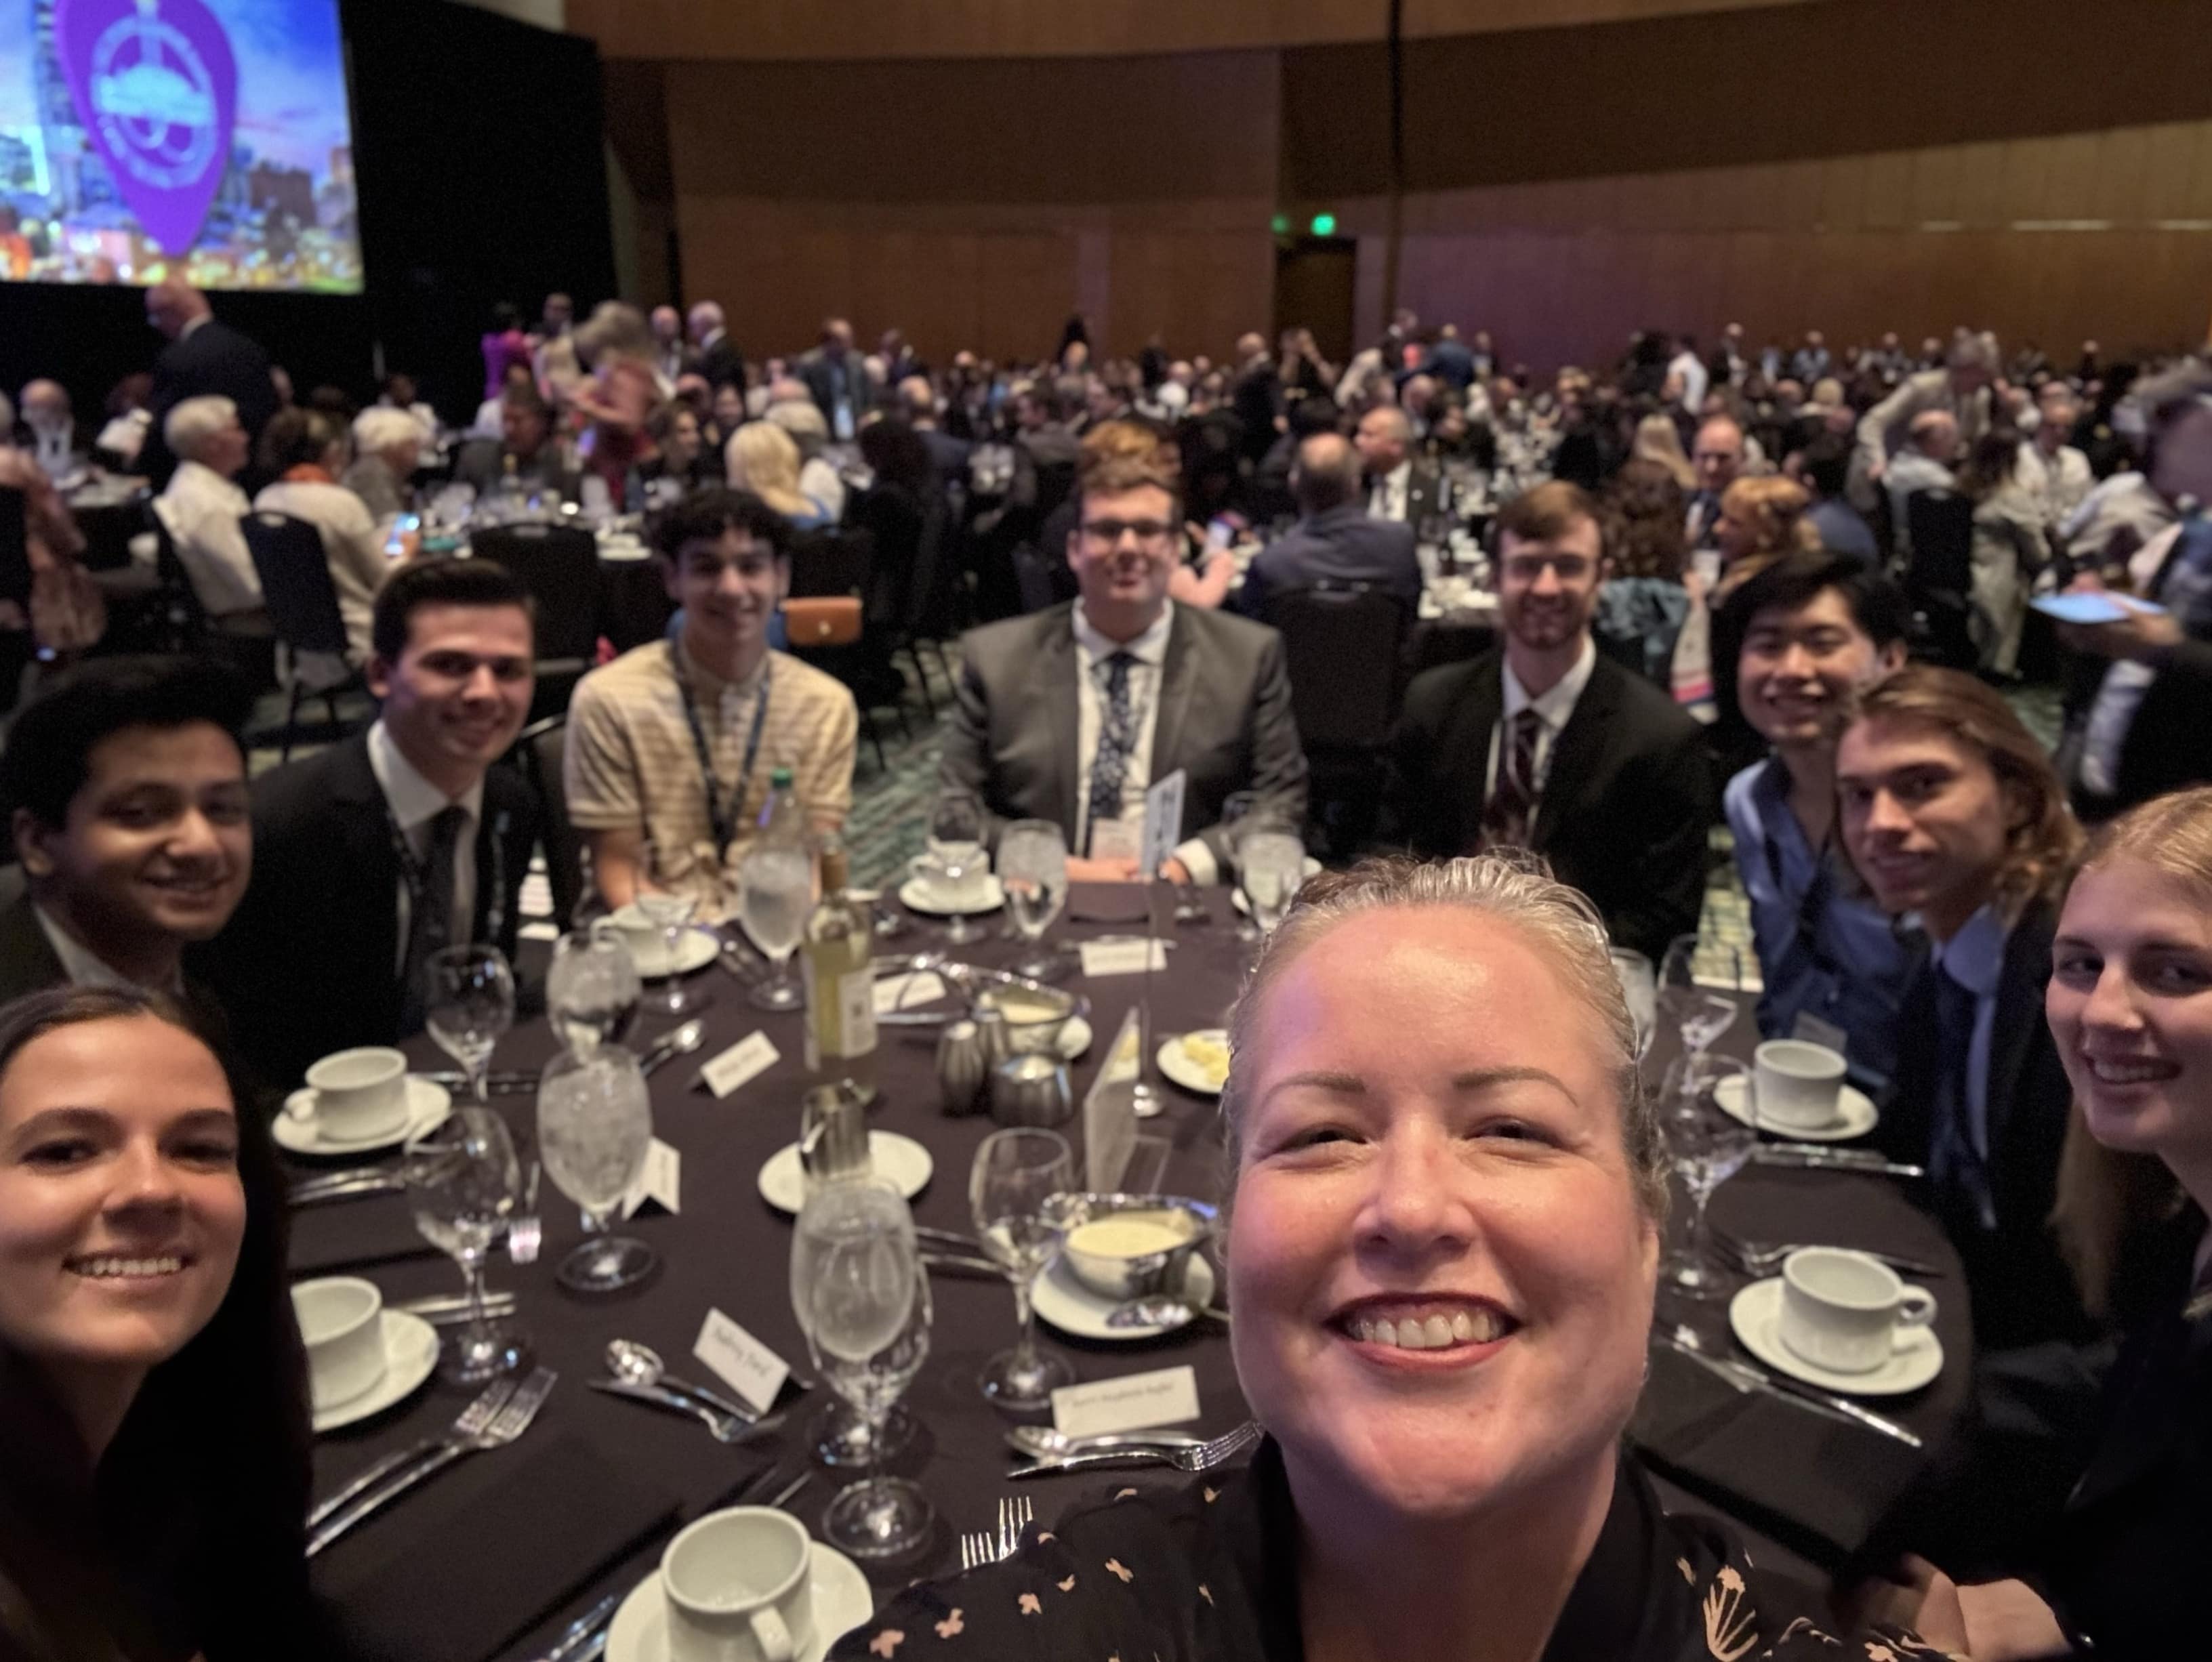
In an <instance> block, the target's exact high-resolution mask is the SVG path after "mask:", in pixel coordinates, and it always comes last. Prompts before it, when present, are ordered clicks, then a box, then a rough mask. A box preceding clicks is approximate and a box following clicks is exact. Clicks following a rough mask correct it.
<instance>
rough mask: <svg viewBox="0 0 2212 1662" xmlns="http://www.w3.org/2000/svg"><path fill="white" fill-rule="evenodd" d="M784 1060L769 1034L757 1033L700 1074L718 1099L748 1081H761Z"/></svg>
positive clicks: (730, 1048) (733, 1046)
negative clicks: (771, 1042)
mask: <svg viewBox="0 0 2212 1662" xmlns="http://www.w3.org/2000/svg"><path fill="white" fill-rule="evenodd" d="M782 1059H783V1057H782V1052H780V1051H778V1050H777V1049H776V1047H775V1046H774V1045H772V1044H770V1043H769V1037H768V1034H765V1033H756V1034H752V1035H751V1036H750V1038H746V1039H741V1040H738V1042H737V1043H736V1044H734V1045H732V1046H730V1047H729V1049H727V1050H726V1051H724V1052H722V1053H721V1054H720V1056H717V1057H716V1058H714V1060H713V1061H711V1062H709V1063H708V1064H707V1065H706V1066H705V1067H703V1068H702V1069H700V1070H699V1077H701V1078H702V1079H704V1080H705V1081H706V1082H707V1089H708V1090H710V1091H712V1092H714V1095H715V1096H716V1097H718V1098H720V1097H724V1096H727V1095H729V1094H730V1093H731V1092H732V1091H733V1090H735V1089H737V1088H738V1086H740V1085H742V1084H744V1083H745V1082H746V1081H747V1080H748V1079H757V1078H758V1077H760V1076H761V1075H762V1074H763V1073H766V1072H767V1071H769V1069H770V1068H772V1067H774V1066H775V1065H776V1064H777V1063H778V1062H780V1061H781V1060H782Z"/></svg>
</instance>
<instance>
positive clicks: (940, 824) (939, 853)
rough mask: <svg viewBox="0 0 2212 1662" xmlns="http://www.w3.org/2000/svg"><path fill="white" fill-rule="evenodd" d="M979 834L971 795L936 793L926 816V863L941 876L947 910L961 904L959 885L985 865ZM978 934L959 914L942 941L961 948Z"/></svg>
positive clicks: (977, 808) (978, 806)
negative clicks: (927, 836) (927, 857)
mask: <svg viewBox="0 0 2212 1662" xmlns="http://www.w3.org/2000/svg"><path fill="white" fill-rule="evenodd" d="M983 831H984V820H983V804H982V803H981V801H980V800H978V799H977V798H976V796H975V792H972V791H957V790H955V791H940V792H938V793H937V800H936V802H935V803H934V804H933V805H932V806H931V809H930V812H929V863H930V864H931V865H932V866H933V867H934V868H935V869H936V870H938V871H939V872H941V873H942V874H943V876H944V882H945V889H946V890H947V891H948V892H947V894H946V896H945V898H946V901H947V902H948V903H949V904H950V905H951V906H955V907H957V906H958V905H960V904H962V903H963V884H964V883H965V882H966V880H967V879H968V878H969V877H971V876H974V875H975V872H976V871H977V870H981V869H982V868H983V867H984V865H985V864H986V861H985V858H984V853H983ZM982 933H983V931H981V930H980V929H978V928H977V927H976V926H975V925H974V924H973V923H971V922H969V919H968V917H967V915H966V914H965V913H962V912H959V911H954V912H953V913H952V915H951V918H950V919H947V921H946V923H945V940H946V941H947V942H949V943H951V944H952V945H954V946H965V945H967V944H968V943H969V942H971V941H975V940H977V939H980V938H981V936H982Z"/></svg>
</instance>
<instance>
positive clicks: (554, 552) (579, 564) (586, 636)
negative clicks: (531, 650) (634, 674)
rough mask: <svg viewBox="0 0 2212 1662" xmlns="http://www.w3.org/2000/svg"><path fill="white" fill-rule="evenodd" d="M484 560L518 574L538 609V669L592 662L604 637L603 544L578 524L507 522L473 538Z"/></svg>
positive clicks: (474, 547) (550, 670) (557, 669)
mask: <svg viewBox="0 0 2212 1662" xmlns="http://www.w3.org/2000/svg"><path fill="white" fill-rule="evenodd" d="M470 543H471V552H472V553H473V554H474V555H475V557H476V558H477V559H478V560H489V561H495V562H496V563H497V564H499V565H501V566H504V567H507V570H508V571H510V572H512V573H514V577H515V580H516V581H518V582H519V583H520V584H521V585H522V586H523V587H524V588H525V589H526V590H527V591H529V593H530V598H531V602H532V606H533V608H534V610H535V612H536V621H537V630H536V634H537V641H538V674H539V675H540V676H544V675H546V674H548V673H558V672H561V671H562V670H566V669H568V667H569V666H571V665H574V666H577V667H578V668H579V670H581V669H582V668H587V667H589V665H590V664H591V662H592V656H593V654H594V653H595V652H597V651H598V649H599V543H598V540H597V539H596V538H594V537H592V533H591V532H589V531H582V530H580V529H578V528H577V527H575V526H574V525H501V526H499V527H497V528H496V529H494V530H491V531H478V532H477V534H476V535H475V536H474V537H471V539H470Z"/></svg>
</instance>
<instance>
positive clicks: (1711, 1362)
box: [1651, 1333, 1923, 1448]
mask: <svg viewBox="0 0 2212 1662" xmlns="http://www.w3.org/2000/svg"><path fill="white" fill-rule="evenodd" d="M1651 1342H1652V1343H1653V1344H1659V1345H1664V1346H1665V1347H1666V1348H1667V1349H1668V1350H1671V1351H1673V1352H1674V1354H1675V1355H1676V1356H1686V1357H1688V1358H1689V1360H1690V1361H1692V1362H1695V1363H1697V1364H1698V1366H1699V1367H1700V1368H1704V1369H1705V1370H1706V1371H1707V1372H1708V1373H1710V1374H1713V1375H1714V1376H1715V1377H1716V1378H1717V1379H1719V1380H1723V1381H1724V1382H1725V1383H1727V1384H1728V1385H1729V1386H1734V1387H1735V1389H1736V1390H1738V1391H1741V1392H1759V1393H1760V1394H1761V1395H1764V1396H1769V1397H1777V1398H1780V1399H1781V1400H1782V1401H1784V1402H1786V1403H1794V1404H1796V1405H1797V1406H1798V1407H1800V1408H1803V1409H1806V1410H1809V1411H1811V1412H1813V1413H1815V1414H1822V1415H1826V1416H1827V1417H1828V1418H1830V1419H1832V1420H1839V1421H1841V1422H1843V1423H1844V1424H1845V1425H1856V1426H1860V1427H1863V1428H1865V1429H1867V1430H1869V1431H1876V1432H1880V1433H1881V1435H1883V1436H1885V1437H1891V1438H1894V1439H1895V1440H1896V1441H1899V1442H1901V1443H1903V1444H1904V1445H1905V1447H1907V1448H1918V1447H1922V1446H1923V1445H1922V1443H1921V1440H1920V1437H1919V1435H1918V1434H1917V1433H1916V1432H1913V1431H1910V1430H1907V1429H1906V1428H1905V1427H1904V1426H1901V1425H1899V1423H1898V1422H1896V1421H1895V1420H1892V1419H1886V1418H1884V1417H1883V1416H1881V1415H1880V1414H1876V1413H1875V1412H1874V1411H1873V1410H1870V1409H1865V1408H1861V1407H1860V1406H1859V1405H1858V1404H1857V1403H1855V1402H1851V1401H1850V1400H1849V1399H1847V1398H1843V1397H1836V1396H1831V1395H1830V1394H1829V1393H1828V1392H1826V1391H1819V1390H1815V1389H1814V1387H1813V1386H1809V1385H1800V1384H1799V1383H1798V1382H1797V1381H1796V1380H1791V1379H1786V1378H1784V1377H1783V1376H1781V1375H1779V1374H1769V1373H1768V1372H1766V1370H1765V1369H1764V1368H1754V1367H1753V1366H1752V1365H1751V1364H1750V1363H1749V1362H1735V1361H1733V1360H1730V1359H1728V1358H1725V1357H1721V1356H1707V1355H1706V1354H1705V1352H1704V1351H1702V1350H1692V1348H1691V1347H1690V1346H1688V1345H1686V1344H1683V1343H1682V1342H1681V1341H1680V1339H1677V1338H1675V1337H1673V1336H1672V1335H1671V1334H1667V1333H1654V1334H1653V1335H1652V1336H1651Z"/></svg>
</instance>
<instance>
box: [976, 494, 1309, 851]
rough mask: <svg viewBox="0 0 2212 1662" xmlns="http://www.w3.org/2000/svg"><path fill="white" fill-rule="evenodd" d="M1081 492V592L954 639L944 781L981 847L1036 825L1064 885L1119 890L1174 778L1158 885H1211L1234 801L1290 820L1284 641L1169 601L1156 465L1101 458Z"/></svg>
mask: <svg viewBox="0 0 2212 1662" xmlns="http://www.w3.org/2000/svg"><path fill="white" fill-rule="evenodd" d="M1077 490H1078V493H1079V500H1080V518H1079V522H1078V524H1077V527H1076V529H1075V531H1073V533H1072V534H1071V535H1070V537H1068V541H1067V560H1068V563H1069V564H1070V565H1071V566H1072V567H1073V568H1074V570H1075V574H1076V579H1077V582H1078V584H1079V587H1080V590H1081V595H1080V597H1079V599H1077V600H1074V601H1073V602H1069V603H1066V604H1060V605H1058V606H1054V607H1052V608H1050V609H1049V610H1045V611H1042V612H1037V613H1034V614H1032V615H1031V616H1027V617H1015V618H1009V619H1007V620H1006V621H1005V622H1000V623H992V624H988V625H986V626H985V627H984V628H980V629H976V630H974V631H972V632H970V633H969V634H967V635H966V636H964V637H963V639H962V641H961V673H960V682H959V685H958V687H957V689H956V696H955V699H954V703H953V708H952V714H951V719H950V721H949V723H948V724H947V726H946V729H945V750H944V760H943V775H944V781H945V784H946V785H947V786H957V787H960V788H963V789H966V790H969V791H973V792H975V793H976V794H977V795H978V796H979V797H980V798H981V799H982V803H983V806H984V809H985V811H986V812H987V814H988V815H989V816H990V819H991V826H990V835H991V838H992V840H994V842H995V841H996V840H997V835H998V832H999V830H1000V828H1002V827H1003V826H1004V825H1005V823H1006V822H1007V821H1009V820H1017V819H1041V820H1050V821H1052V822H1054V823H1055V824H1057V825H1058V826H1060V828H1061V830H1062V831H1063V832H1064V833H1065V834H1066V838H1067V846H1068V851H1069V853H1070V856H1071V858H1070V859H1069V861H1068V876H1070V877H1071V878H1073V880H1074V881H1076V882H1078V883H1085V882H1091V883H1096V882H1116V881H1122V882H1126V881H1128V880H1131V879H1133V878H1135V877H1136V876H1138V854H1139V842H1140V840H1141V831H1142V827H1143V823H1144V814H1145V792H1146V787H1148V786H1152V785H1153V784H1155V783H1157V782H1158V781H1159V780H1160V779H1165V778H1166V777H1167V776H1168V775H1169V774H1170V773H1174V772H1176V770H1177V769H1181V770H1182V772H1183V773H1184V774H1185V776H1186V785H1185V789H1184V793H1183V804H1182V825H1181V826H1180V827H1179V828H1178V835H1179V837H1180V838H1181V842H1180V844H1179V846H1177V847H1176V851H1175V857H1174V858H1172V859H1170V860H1169V861H1168V862H1167V863H1166V864H1165V865H1164V867H1163V875H1164V876H1168V877H1170V878H1171V879H1173V880H1174V881H1176V882H1179V883H1212V882H1214V881H1216V880H1217V879H1218V876H1219V875H1220V873H1221V872H1222V871H1223V870H1225V869H1226V868H1227V866H1228V865H1229V864H1230V847H1229V840H1228V835H1227V832H1226V829H1225V828H1224V827H1223V826H1222V824H1221V823H1220V820H1221V812H1222V807H1223V804H1224V803H1225V802H1226V800H1227V799H1228V798H1229V797H1230V795H1231V793H1232V792H1238V791H1250V792H1256V793H1257V794H1258V796H1259V798H1260V811H1261V812H1263V813H1264V814H1266V815H1267V816H1268V817H1269V818H1270V819H1271V820H1274V821H1279V822H1283V823H1285V824H1288V825H1291V826H1293V827H1296V826H1302V825H1303V824H1304V820H1305V807H1306V761H1305V755H1304V752H1303V751H1302V750H1301V749H1299V748H1298V732H1297V723H1296V722H1295V721H1294V720H1293V719H1292V718H1291V682H1290V675H1289V671H1288V670H1287V668H1286V667H1285V660H1284V656H1283V642H1282V637H1281V636H1279V635H1278V634H1276V633H1275V632H1274V631H1273V629H1268V628H1261V626H1260V625H1259V624H1256V623H1254V622H1250V621H1249V620H1247V619H1245V618H1241V617H1230V616H1224V615H1223V614H1221V613H1219V612H1216V611H1207V610H1203V609H1201V608H1199V607H1194V606H1184V605H1179V604H1176V603H1175V602H1173V601H1170V599H1169V598H1168V584H1169V580H1170V578H1171V577H1172V576H1173V575H1174V573H1175V569H1176V561H1177V558H1178V555H1179V551H1180V548H1181V543H1182V502H1181V500H1180V496H1179V493H1178V490H1177V482H1176V477H1175V476H1174V474H1173V473H1172V472H1171V471H1170V470H1168V469H1166V468H1164V467H1163V466H1162V465H1161V464H1160V462H1159V460H1158V456H1157V453H1152V454H1146V455H1141V456H1139V455H1128V454H1123V453H1119V452H1114V453H1104V454H1101V455H1100V456H1098V457H1097V458H1095V459H1094V460H1092V461H1091V463H1090V464H1088V465H1087V466H1086V467H1085V470H1084V473H1083V476H1082V477H1081V479H1080V480H1079V482H1078V485H1077Z"/></svg>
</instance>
